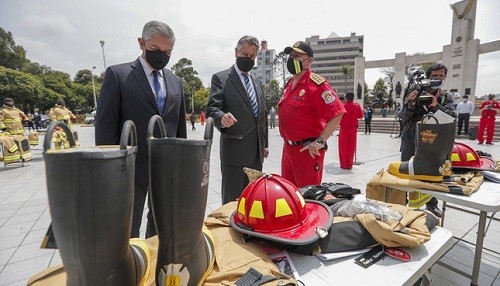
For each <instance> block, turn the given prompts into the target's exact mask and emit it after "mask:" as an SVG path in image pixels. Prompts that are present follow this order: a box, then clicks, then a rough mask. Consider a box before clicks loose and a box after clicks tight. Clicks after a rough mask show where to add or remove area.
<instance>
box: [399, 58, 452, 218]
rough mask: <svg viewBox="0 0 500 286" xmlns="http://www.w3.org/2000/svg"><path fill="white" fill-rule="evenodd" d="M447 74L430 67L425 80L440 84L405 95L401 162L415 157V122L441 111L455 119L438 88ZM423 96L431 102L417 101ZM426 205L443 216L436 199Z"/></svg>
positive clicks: (448, 101)
mask: <svg viewBox="0 0 500 286" xmlns="http://www.w3.org/2000/svg"><path fill="white" fill-rule="evenodd" d="M447 72H448V69H447V68H446V66H444V65H442V64H436V65H433V66H431V67H430V68H428V69H427V71H426V72H425V75H426V77H427V79H429V80H431V81H432V80H433V79H440V80H442V82H441V84H440V85H439V86H433V85H432V84H430V85H428V86H425V87H421V88H418V89H415V90H410V91H408V92H409V94H405V97H406V100H405V102H404V105H403V110H402V112H401V119H402V121H403V134H402V136H401V149H400V151H401V161H402V162H403V161H409V160H410V158H411V157H412V156H413V155H415V131H416V127H417V122H418V121H420V120H422V118H423V116H424V115H425V114H427V113H429V112H433V113H434V112H436V111H438V110H441V111H443V112H445V113H446V114H448V115H451V116H453V117H456V113H455V109H454V108H453V98H452V96H451V94H449V93H447V92H444V91H443V90H441V88H440V87H441V86H443V83H444V80H445V79H446V74H447ZM423 95H427V96H426V98H427V99H429V97H428V96H429V95H430V96H432V100H429V101H430V102H427V101H423V100H419V97H422V98H424V97H423ZM426 205H427V209H428V210H429V211H431V212H432V213H433V214H434V215H436V216H437V217H441V216H442V215H443V213H442V212H441V210H440V209H439V208H438V200H437V199H436V198H434V197H432V198H431V199H430V200H429V201H428V202H427V203H426Z"/></svg>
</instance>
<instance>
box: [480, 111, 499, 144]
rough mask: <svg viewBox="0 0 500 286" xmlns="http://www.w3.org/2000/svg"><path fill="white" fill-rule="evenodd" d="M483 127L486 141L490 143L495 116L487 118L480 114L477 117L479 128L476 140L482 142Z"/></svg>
mask: <svg viewBox="0 0 500 286" xmlns="http://www.w3.org/2000/svg"><path fill="white" fill-rule="evenodd" d="M484 129H487V130H486V143H491V141H493V132H494V130H495V117H490V118H487V117H485V116H482V117H481V119H479V129H478V130H477V141H479V142H481V143H483V141H484Z"/></svg>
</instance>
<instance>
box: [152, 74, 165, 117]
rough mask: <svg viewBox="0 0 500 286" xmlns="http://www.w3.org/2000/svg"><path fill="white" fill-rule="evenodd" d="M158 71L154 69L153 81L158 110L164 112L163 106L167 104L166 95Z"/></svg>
mask: <svg viewBox="0 0 500 286" xmlns="http://www.w3.org/2000/svg"><path fill="white" fill-rule="evenodd" d="M158 73H159V72H158V71H157V70H154V71H153V79H154V80H153V82H154V85H155V95H156V105H158V110H160V114H161V113H163V107H164V106H165V95H164V94H163V92H162V91H161V85H160V80H159V79H158Z"/></svg>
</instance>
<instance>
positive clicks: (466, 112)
mask: <svg viewBox="0 0 500 286" xmlns="http://www.w3.org/2000/svg"><path fill="white" fill-rule="evenodd" d="M473 112H474V103H472V101H470V100H469V97H468V96H467V95H464V96H462V102H460V103H459V104H458V105H457V114H458V127H457V135H462V126H464V125H465V126H464V132H465V135H468V134H469V119H470V116H471V115H472V113H473Z"/></svg>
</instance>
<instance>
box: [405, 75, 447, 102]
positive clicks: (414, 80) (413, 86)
mask: <svg viewBox="0 0 500 286" xmlns="http://www.w3.org/2000/svg"><path fill="white" fill-rule="evenodd" d="M442 83H443V80H442V79H439V78H433V79H428V78H426V77H425V71H424V69H423V68H421V67H419V68H416V69H413V70H411V71H410V72H409V73H408V84H407V86H406V91H405V96H407V95H408V94H410V93H411V92H412V91H414V90H416V91H418V93H417V104H420V105H429V104H430V103H431V102H432V97H433V96H432V95H430V94H428V93H427V92H426V91H425V89H426V88H427V87H439V86H441V84H442Z"/></svg>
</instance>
